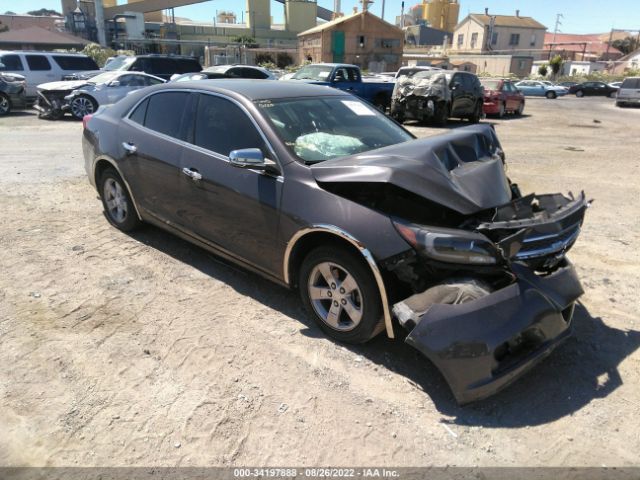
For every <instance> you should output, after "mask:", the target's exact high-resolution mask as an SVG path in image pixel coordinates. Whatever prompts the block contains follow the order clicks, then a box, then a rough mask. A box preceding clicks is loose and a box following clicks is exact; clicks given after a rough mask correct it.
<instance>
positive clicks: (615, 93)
mask: <svg viewBox="0 0 640 480" xmlns="http://www.w3.org/2000/svg"><path fill="white" fill-rule="evenodd" d="M617 95H618V92H611V93H610V94H609V98H616V96H617Z"/></svg>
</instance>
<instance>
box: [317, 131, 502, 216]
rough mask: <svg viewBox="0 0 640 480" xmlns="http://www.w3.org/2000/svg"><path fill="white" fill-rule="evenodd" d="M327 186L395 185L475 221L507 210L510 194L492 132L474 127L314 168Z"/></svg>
mask: <svg viewBox="0 0 640 480" xmlns="http://www.w3.org/2000/svg"><path fill="white" fill-rule="evenodd" d="M310 168H311V172H312V174H313V176H314V178H315V179H316V181H317V182H318V183H320V184H322V183H336V182H337V183H390V184H393V185H395V186H397V187H400V188H403V189H405V190H407V191H410V192H412V193H414V194H416V195H420V196H422V197H424V198H426V199H428V200H430V201H432V202H435V203H438V204H440V205H443V206H445V207H447V208H450V209H452V210H455V211H457V212H459V213H461V214H463V215H470V214H473V213H476V212H479V211H481V210H486V209H488V208H494V207H498V206H500V205H504V204H506V203H508V202H509V201H510V200H511V189H510V186H509V180H508V179H507V176H506V173H505V170H504V164H503V160H502V149H501V147H500V142H499V141H498V137H497V136H496V134H495V132H494V130H493V128H491V126H489V125H474V126H470V127H465V128H459V129H457V130H454V131H452V132H449V133H446V134H444V135H437V136H435V137H430V138H425V139H419V140H413V141H410V142H405V143H400V144H397V145H391V146H389V147H384V148H380V149H378V150H371V151H368V152H365V153H361V154H357V155H352V156H348V157H342V158H337V159H334V160H326V161H324V162H319V163H317V164H314V165H312V166H311V167H310Z"/></svg>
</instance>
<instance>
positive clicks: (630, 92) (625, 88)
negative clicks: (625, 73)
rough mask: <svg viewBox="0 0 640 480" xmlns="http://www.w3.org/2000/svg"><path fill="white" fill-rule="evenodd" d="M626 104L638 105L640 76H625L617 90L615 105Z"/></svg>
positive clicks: (639, 100) (639, 101) (621, 105)
mask: <svg viewBox="0 0 640 480" xmlns="http://www.w3.org/2000/svg"><path fill="white" fill-rule="evenodd" d="M627 105H640V77H628V78H625V79H624V82H622V85H621V86H620V90H618V96H617V97H616V106H617V107H625V106H627Z"/></svg>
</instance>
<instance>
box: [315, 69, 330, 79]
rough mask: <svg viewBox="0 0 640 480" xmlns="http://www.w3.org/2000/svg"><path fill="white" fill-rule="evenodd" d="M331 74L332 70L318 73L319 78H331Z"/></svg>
mask: <svg viewBox="0 0 640 480" xmlns="http://www.w3.org/2000/svg"><path fill="white" fill-rule="evenodd" d="M329 75H331V70H327V71H326V72H320V73H318V77H319V78H329Z"/></svg>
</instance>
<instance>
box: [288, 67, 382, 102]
mask: <svg viewBox="0 0 640 480" xmlns="http://www.w3.org/2000/svg"><path fill="white" fill-rule="evenodd" d="M291 80H299V81H305V82H307V83H313V84H316V85H329V86H331V87H334V88H338V89H340V90H345V91H347V92H349V93H352V94H354V95H356V96H358V97H360V98H362V99H364V100H366V101H368V102H369V103H372V104H373V105H375V106H376V107H378V108H379V109H381V110H382V111H385V110H386V109H387V108H388V107H389V106H390V105H391V94H392V93H393V86H394V84H393V83H391V82H384V81H382V80H379V79H377V78H372V79H365V80H363V79H362V74H361V73H360V68H359V67H358V66H356V65H348V64H344V63H317V64H312V65H306V66H304V67H302V68H301V69H300V70H298V71H297V72H296V74H295V75H294V76H293V77H291Z"/></svg>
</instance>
